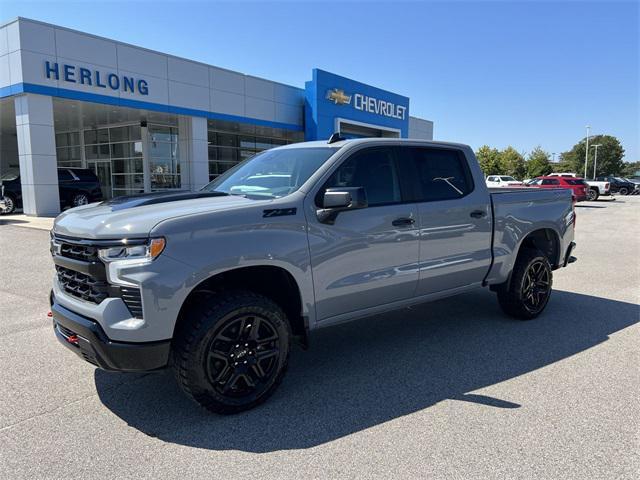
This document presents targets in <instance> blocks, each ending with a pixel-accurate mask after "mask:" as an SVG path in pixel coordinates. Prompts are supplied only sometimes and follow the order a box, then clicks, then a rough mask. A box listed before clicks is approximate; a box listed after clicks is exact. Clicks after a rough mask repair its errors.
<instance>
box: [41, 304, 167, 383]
mask: <svg viewBox="0 0 640 480" xmlns="http://www.w3.org/2000/svg"><path fill="white" fill-rule="evenodd" d="M51 313H52V316H53V329H54V331H55V335H56V337H57V338H58V340H59V341H60V343H62V344H63V345H64V346H66V347H67V348H69V349H70V350H71V351H72V352H74V353H75V354H76V355H78V356H79V357H80V358H82V359H84V360H86V361H87V362H89V363H92V364H93V365H96V366H97V367H100V368H102V369H104V370H111V371H121V372H143V371H150V370H157V369H160V368H164V367H166V366H167V363H168V360H169V351H170V348H171V341H170V340H166V341H160V342H147V343H129V342H114V341H112V340H110V339H109V338H108V337H107V336H106V334H105V333H104V330H103V329H102V327H100V325H99V324H98V323H97V322H95V321H93V320H91V319H90V318H87V317H83V316H81V315H78V314H76V313H74V312H72V311H71V310H69V309H67V308H65V307H63V306H62V305H60V304H58V303H56V301H55V297H54V296H53V295H51Z"/></svg>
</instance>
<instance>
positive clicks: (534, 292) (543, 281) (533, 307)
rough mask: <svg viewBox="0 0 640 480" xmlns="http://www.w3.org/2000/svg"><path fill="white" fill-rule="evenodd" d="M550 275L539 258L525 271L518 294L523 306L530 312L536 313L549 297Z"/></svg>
mask: <svg viewBox="0 0 640 480" xmlns="http://www.w3.org/2000/svg"><path fill="white" fill-rule="evenodd" d="M550 277H551V272H550V271H549V270H548V269H547V268H546V265H545V264H544V263H543V262H542V261H541V260H539V261H536V262H533V263H531V264H530V265H529V268H528V269H527V271H526V273H525V276H524V279H523V282H522V287H521V288H522V292H521V294H520V295H521V298H522V300H523V302H524V306H525V308H526V309H527V310H528V311H529V312H531V313H532V314H538V313H539V312H540V310H541V309H542V308H544V306H545V305H546V303H547V300H548V299H549V295H550V294H551V278H550Z"/></svg>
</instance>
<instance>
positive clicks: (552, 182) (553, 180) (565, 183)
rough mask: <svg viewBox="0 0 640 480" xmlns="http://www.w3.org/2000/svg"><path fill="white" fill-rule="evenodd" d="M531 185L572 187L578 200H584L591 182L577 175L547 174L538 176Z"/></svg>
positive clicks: (529, 184)
mask: <svg viewBox="0 0 640 480" xmlns="http://www.w3.org/2000/svg"><path fill="white" fill-rule="evenodd" d="M527 185H528V186H530V187H539V188H558V187H560V188H568V189H571V191H572V192H573V195H574V197H575V199H576V202H582V201H584V200H586V199H587V192H588V190H589V184H587V182H585V181H584V180H583V179H581V178H577V177H556V176H551V175H548V176H545V177H536V178H534V179H533V180H532V181H530V182H529V183H528V184H527Z"/></svg>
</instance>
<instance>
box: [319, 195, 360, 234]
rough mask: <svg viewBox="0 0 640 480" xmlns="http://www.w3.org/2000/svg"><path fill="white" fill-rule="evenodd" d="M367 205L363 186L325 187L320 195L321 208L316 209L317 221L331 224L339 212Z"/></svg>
mask: <svg viewBox="0 0 640 480" xmlns="http://www.w3.org/2000/svg"><path fill="white" fill-rule="evenodd" d="M367 206H368V202H367V194H366V192H365V189H364V187H338V188H327V189H326V191H325V192H324V194H323V196H322V208H320V209H318V211H317V215H318V221H319V222H321V223H326V224H329V225H333V224H334V223H335V220H336V217H337V216H338V214H339V213H340V212H343V211H346V210H356V209H359V208H366V207H367Z"/></svg>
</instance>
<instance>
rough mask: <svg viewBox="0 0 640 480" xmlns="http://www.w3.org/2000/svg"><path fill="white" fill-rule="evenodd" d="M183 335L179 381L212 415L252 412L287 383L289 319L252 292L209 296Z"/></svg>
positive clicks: (186, 321) (178, 341)
mask: <svg viewBox="0 0 640 480" xmlns="http://www.w3.org/2000/svg"><path fill="white" fill-rule="evenodd" d="M177 330H178V331H177V332H176V335H175V338H174V342H173V343H174V344H173V351H172V356H173V368H174V372H175V374H176V379H177V381H178V384H179V385H180V387H181V388H182V389H183V391H184V392H185V393H186V394H187V395H188V396H190V397H191V398H192V399H193V400H195V401H196V402H197V403H199V404H200V405H201V406H202V407H204V408H206V409H207V410H210V411H212V412H215V413H223V414H230V413H238V412H241V411H244V410H248V409H250V408H253V407H255V406H256V405H258V404H260V403H262V402H263V401H265V400H266V399H267V398H268V397H269V396H270V395H271V394H272V393H273V392H274V391H275V390H276V388H277V387H278V385H280V383H281V382H282V379H283V377H284V374H285V372H286V369H287V364H288V361H289V351H290V348H291V340H290V339H291V329H290V326H289V322H288V319H287V316H286V314H285V313H284V312H283V310H282V309H281V308H280V306H279V305H278V304H276V303H275V302H274V301H272V300H271V299H270V298H268V297H265V296H263V295H259V294H257V293H253V292H249V291H228V292H219V293H216V294H212V293H210V294H207V295H204V296H202V297H200V298H197V300H196V301H194V302H192V306H191V307H190V308H188V309H187V311H186V312H185V314H184V316H183V318H181V320H180V325H179V326H178V327H177Z"/></svg>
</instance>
